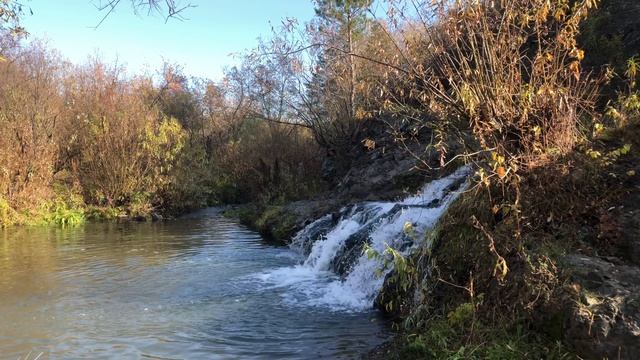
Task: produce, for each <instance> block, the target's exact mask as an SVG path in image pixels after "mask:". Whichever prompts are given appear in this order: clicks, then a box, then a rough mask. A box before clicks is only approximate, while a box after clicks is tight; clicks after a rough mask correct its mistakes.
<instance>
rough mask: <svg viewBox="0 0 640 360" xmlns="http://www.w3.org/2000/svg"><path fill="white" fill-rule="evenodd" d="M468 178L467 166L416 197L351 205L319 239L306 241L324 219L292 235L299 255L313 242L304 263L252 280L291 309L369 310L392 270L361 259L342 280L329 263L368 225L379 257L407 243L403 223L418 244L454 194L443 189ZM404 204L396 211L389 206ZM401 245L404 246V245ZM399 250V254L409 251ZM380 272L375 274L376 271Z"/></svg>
mask: <svg viewBox="0 0 640 360" xmlns="http://www.w3.org/2000/svg"><path fill="white" fill-rule="evenodd" d="M468 173H469V168H468V167H463V168H461V169H458V170H457V171H456V172H454V173H453V174H451V175H449V176H447V177H444V178H442V179H438V180H435V181H432V182H430V183H428V184H426V185H425V186H424V187H423V189H422V190H421V191H420V193H418V194H416V195H415V196H411V197H408V198H406V199H404V200H402V201H400V202H376V203H366V204H361V206H355V207H354V208H353V209H352V210H351V211H350V212H349V213H348V214H346V215H344V216H343V218H341V219H340V220H339V221H338V222H337V224H336V225H335V226H334V227H333V228H331V230H330V231H329V232H327V233H326V235H325V236H324V237H323V238H321V239H308V237H309V234H312V233H313V231H312V230H313V227H314V226H318V225H319V224H320V222H321V221H323V220H325V221H326V220H327V219H328V218H327V217H324V218H321V219H319V220H317V221H315V222H314V223H312V224H310V225H308V226H307V227H306V228H305V229H303V230H302V231H301V232H300V233H299V234H298V235H297V236H296V241H294V244H295V245H293V246H292V248H293V249H296V250H301V249H302V247H303V245H304V244H303V242H304V241H313V240H315V242H314V243H313V247H312V249H311V252H310V253H309V256H308V257H307V258H306V260H305V261H304V262H303V263H302V264H300V265H296V266H293V267H284V268H278V269H274V270H271V271H267V272H265V273H261V274H257V275H256V278H257V279H258V280H259V281H260V282H261V283H262V284H263V286H265V287H266V288H285V289H286V291H284V292H283V300H284V301H285V302H287V303H289V304H291V305H298V306H318V307H326V308H329V309H331V310H335V311H361V310H366V309H369V308H371V307H372V304H373V299H374V298H375V296H376V294H377V293H378V291H379V290H380V288H381V287H382V284H383V282H384V275H386V273H388V272H389V271H390V270H391V269H382V268H383V264H382V263H381V261H380V260H379V259H375V258H374V259H369V258H368V257H367V256H366V255H365V254H362V255H361V256H360V257H359V258H358V259H357V261H356V262H355V263H354V265H353V267H352V268H351V271H349V273H348V274H347V275H346V277H345V278H343V279H341V278H340V277H338V276H336V275H335V274H333V273H332V272H331V271H330V268H331V263H332V261H333V260H334V259H335V258H336V256H337V255H338V254H339V252H340V250H341V249H342V247H343V246H344V244H345V241H346V240H347V239H348V238H349V237H350V236H351V235H353V234H355V233H356V232H358V231H360V230H362V229H364V228H365V227H367V226H370V227H371V230H370V233H369V239H370V241H369V246H370V247H371V248H373V249H374V250H375V251H377V252H378V253H383V252H384V251H385V249H386V248H387V246H390V247H392V248H394V249H401V248H402V245H403V243H405V242H406V241H407V236H406V234H405V230H404V228H405V224H406V223H411V224H412V226H413V232H414V234H415V235H414V238H415V240H416V241H418V242H419V241H420V239H422V238H423V237H424V233H425V232H426V231H427V230H428V229H429V228H431V227H432V226H433V225H434V224H435V223H436V221H437V220H438V218H439V217H440V216H442V214H443V213H444V211H445V210H446V208H447V207H448V205H449V204H450V203H451V202H452V201H453V200H454V199H455V198H456V197H457V195H458V193H457V192H451V193H447V188H448V187H449V186H451V185H452V184H454V183H455V182H457V181H460V180H461V179H464V178H465V177H466V176H467V175H468ZM396 205H403V207H402V209H401V210H400V211H397V212H390V211H391V210H392V209H393V207H394V206H396ZM405 245H406V244H405ZM416 245H417V243H416V242H414V243H413V244H411V246H404V250H403V251H402V252H403V254H404V255H406V254H408V253H409V251H410V250H411V248H412V247H413V246H416ZM381 269H382V270H383V271H382V272H380V270H381Z"/></svg>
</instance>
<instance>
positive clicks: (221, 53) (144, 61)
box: [22, 0, 314, 80]
mask: <svg viewBox="0 0 640 360" xmlns="http://www.w3.org/2000/svg"><path fill="white" fill-rule="evenodd" d="M187 3H190V4H192V5H194V6H195V7H193V8H188V9H186V10H184V12H183V13H182V16H183V18H184V19H183V20H178V19H169V20H168V21H166V22H165V18H164V17H163V16H162V15H158V14H152V15H150V16H147V14H146V13H142V14H138V15H136V14H135V13H134V11H133V9H132V7H131V5H130V1H129V0H122V4H121V5H120V6H119V7H118V8H117V9H116V10H115V11H114V12H113V13H111V14H110V15H109V16H108V17H107V18H106V19H105V20H104V21H103V22H102V23H100V20H101V19H102V18H103V17H104V15H105V14H106V12H100V11H98V9H97V7H96V6H97V4H99V0H26V1H23V4H25V5H26V7H27V9H26V12H25V15H24V17H23V21H22V24H23V26H24V27H25V28H26V30H27V31H28V32H29V33H30V37H31V38H32V39H34V38H38V39H44V40H45V41H46V42H47V43H48V44H49V45H50V47H53V48H55V49H57V50H58V51H59V52H60V53H61V54H62V56H63V57H65V58H67V59H69V60H70V61H72V62H74V63H82V62H85V61H86V60H87V58H88V57H89V56H90V55H96V54H97V55H99V56H100V57H101V58H102V59H104V60H105V61H108V62H114V61H116V60H117V62H118V63H119V64H124V65H126V67H127V69H128V71H129V72H130V73H138V72H149V73H153V72H155V71H157V70H158V69H160V68H161V66H162V64H163V62H164V61H167V62H171V63H175V64H178V65H180V66H182V67H183V70H184V72H185V74H187V75H190V76H197V77H205V78H210V79H213V80H219V79H220V78H221V77H222V71H223V69H224V67H225V66H232V65H234V64H237V63H238V60H237V59H236V58H234V57H232V56H229V55H230V54H232V53H239V52H243V51H244V50H246V49H251V48H253V47H255V46H256V45H257V39H258V37H260V36H263V37H268V36H269V34H270V33H271V27H272V25H273V26H278V25H279V24H280V22H281V20H282V19H283V18H287V17H289V18H291V17H293V18H297V19H298V20H299V21H300V22H301V23H302V22H306V21H308V20H310V19H311V18H312V17H313V15H314V10H313V3H312V2H311V1H310V0H182V4H187ZM29 10H31V11H32V12H33V15H31V13H30V11H29ZM99 23H100V26H98V27H97V28H96V25H98V24H99Z"/></svg>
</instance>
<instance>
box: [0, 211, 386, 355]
mask: <svg viewBox="0 0 640 360" xmlns="http://www.w3.org/2000/svg"><path fill="white" fill-rule="evenodd" d="M297 261H298V259H297V258H296V256H295V254H294V253H292V252H291V251H290V250H289V249H287V248H281V247H273V246H269V245H267V244H265V243H264V242H263V241H262V239H261V238H260V237H259V236H258V235H257V234H255V233H253V232H250V231H248V230H246V229H244V228H243V227H241V226H240V225H238V224H237V223H236V222H234V221H232V220H228V219H225V218H222V217H221V216H219V215H218V214H217V212H216V211H215V210H208V211H205V212H202V213H200V214H198V216H190V217H189V218H185V219H181V220H178V221H174V222H167V223H153V224H152V223H142V224H136V223H131V224H97V223H96V224H87V225H85V226H83V227H78V228H71V229H56V228H14V229H8V230H5V231H1V232H0V358H2V359H4V358H8V359H18V358H21V357H25V356H26V355H27V354H29V353H30V354H31V357H32V358H33V357H34V356H33V355H34V354H40V353H43V354H42V356H41V357H40V359H48V358H50V359H68V358H118V359H121V358H141V357H142V358H162V359H165V358H169V359H174V358H175V359H183V358H195V359H201V358H229V357H232V358H252V357H253V358H309V357H311V358H318V357H326V358H335V357H345V358H349V357H357V356H359V354H361V353H362V352H363V351H366V350H367V349H369V348H370V347H372V346H374V345H376V344H377V343H379V342H380V341H382V340H383V339H385V338H386V337H387V335H388V332H387V327H386V324H385V323H384V322H383V321H382V320H381V319H380V318H379V317H378V316H377V314H376V313H375V312H373V311H371V312H335V311H331V310H330V309H322V308H316V307H313V308H311V307H310V308H304V307H299V306H298V307H291V306H290V305H288V303H287V302H285V301H283V298H286V295H287V294H285V293H284V292H286V291H287V289H286V288H278V287H276V288H269V287H267V288H265V287H261V286H259V285H258V284H257V283H256V282H255V281H253V280H252V279H254V278H255V274H259V273H262V272H264V271H268V270H270V269H275V268H281V267H288V266H291V265H293V264H295V263H296V262H297Z"/></svg>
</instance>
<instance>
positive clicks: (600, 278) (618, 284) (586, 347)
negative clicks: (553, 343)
mask: <svg viewBox="0 0 640 360" xmlns="http://www.w3.org/2000/svg"><path fill="white" fill-rule="evenodd" d="M566 266H567V269H568V270H569V271H570V272H571V279H572V280H573V281H574V282H576V283H577V284H580V285H582V287H583V289H584V290H583V291H582V294H581V303H579V304H575V305H574V306H573V308H572V309H570V314H569V318H568V320H567V324H566V328H565V338H566V340H567V342H568V343H570V344H571V345H573V346H574V347H575V349H576V350H577V351H578V353H579V354H580V355H581V356H583V357H585V358H589V359H596V358H597V359H603V358H609V359H637V358H638V357H637V356H638V354H640V268H638V267H635V266H628V265H616V264H613V263H611V262H608V261H606V260H604V259H602V258H598V257H590V256H584V255H576V254H574V255H569V256H567V257H566Z"/></svg>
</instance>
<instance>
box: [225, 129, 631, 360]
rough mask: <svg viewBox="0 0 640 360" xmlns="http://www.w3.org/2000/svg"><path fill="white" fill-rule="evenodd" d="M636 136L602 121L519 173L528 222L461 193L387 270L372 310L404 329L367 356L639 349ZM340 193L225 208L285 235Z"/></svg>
mask: <svg viewBox="0 0 640 360" xmlns="http://www.w3.org/2000/svg"><path fill="white" fill-rule="evenodd" d="M639 134H640V126H639V125H638V124H637V123H633V124H630V125H629V126H627V127H624V128H620V129H615V128H614V129H609V130H607V131H605V132H604V133H602V134H601V135H599V136H598V138H597V139H596V141H594V142H593V143H592V144H590V145H589V146H588V147H577V148H576V150H575V151H574V152H572V153H571V154H569V155H568V156H566V157H563V158H560V159H556V160H554V161H550V162H548V163H546V164H544V165H541V166H539V167H537V168H535V169H532V170H531V171H529V172H527V173H523V175H522V183H521V187H520V190H521V191H522V192H523V193H524V194H527V196H524V197H523V203H522V204H521V206H522V207H521V211H523V212H524V213H526V214H527V216H526V217H525V219H526V223H524V224H518V223H517V221H516V218H515V217H513V215H512V214H510V213H509V211H508V209H498V210H497V211H492V209H491V207H489V206H488V205H487V204H489V203H490V202H489V199H490V197H491V191H487V190H483V189H475V190H472V191H468V192H466V193H464V194H462V196H461V197H460V198H459V199H458V200H457V201H456V202H455V203H453V204H452V206H451V207H450V208H449V210H448V211H447V212H446V214H445V215H444V216H443V217H442V218H440V220H439V222H438V224H437V225H436V226H435V228H434V230H433V231H431V232H429V233H428V235H427V236H428V239H424V240H422V241H421V245H420V246H418V247H417V248H416V249H415V250H414V251H413V252H412V254H411V255H409V256H407V257H406V259H405V261H406V263H407V264H408V265H407V267H406V268H405V269H404V271H403V272H398V271H394V272H393V273H392V275H389V276H388V277H387V278H386V281H385V285H384V286H383V289H382V290H381V292H380V295H379V296H378V298H377V299H376V306H377V307H378V308H379V309H380V310H381V311H382V312H383V313H386V314H387V316H389V317H390V318H392V319H393V320H394V321H395V322H396V323H397V326H398V328H399V329H401V331H400V332H399V333H398V335H397V336H396V337H395V339H393V340H392V341H390V342H389V343H387V344H385V345H383V346H381V347H379V348H376V349H375V350H373V351H372V352H371V353H370V354H369V357H370V358H374V359H382V358H393V359H405V358H438V359H440V358H456V357H459V356H463V357H465V358H478V359H484V358H496V359H499V358H576V357H577V356H581V357H583V358H605V357H609V358H618V357H619V358H622V359H625V358H628V359H630V358H633V354H636V353H637V352H638V351H640V349H638V348H637V346H638V344H640V342H639V341H638V340H640V332H639V331H638V329H640V312H639V311H638V308H637V307H636V306H635V305H634V304H635V303H636V302H637V301H638V298H637V294H639V293H640V292H639V291H638V289H640V267H639V266H640V257H639V255H640V243H639V242H638V239H640V232H639V230H638V229H640V217H639V216H640V198H639V197H638V196H640V195H639V194H640V181H639V180H638V175H637V174H639V173H640V152H639V151H638V149H640V143H639V142H638V138H640V136H638V135H639ZM594 152H597V153H598V154H601V156H594ZM369 166H371V167H372V168H373V169H375V168H376V166H377V165H376V163H375V161H370V162H369ZM374 171H375V170H374ZM428 180H429V178H427V177H425V181H428ZM473 181H474V182H475V181H477V179H475V180H473ZM492 191H495V189H494V190H492ZM341 193H348V192H347V191H344V189H339V188H337V189H336V190H335V191H334V195H333V196H326V197H325V199H324V200H313V201H306V202H305V201H298V202H295V203H290V204H283V205H277V206H262V207H261V206H257V205H250V206H245V207H242V208H236V209H234V210H233V211H231V212H229V213H228V215H230V216H239V217H240V218H241V219H242V221H243V222H244V223H245V224H247V225H249V226H251V227H253V228H255V229H258V230H260V231H261V233H264V234H270V236H271V237H272V238H274V239H275V240H277V241H279V242H284V243H286V242H287V240H288V239H290V237H291V236H292V235H293V234H295V232H296V231H297V230H299V229H300V228H302V227H303V226H305V225H307V224H308V223H310V222H311V221H313V220H314V219H316V218H318V217H320V216H321V215H324V214H331V213H333V214H335V216H339V214H338V213H337V211H338V210H339V208H340V207H341V206H343V205H344V204H348V203H350V202H351V201H353V199H354V198H353V197H349V196H346V197H341V196H340V195H339V194H341ZM385 196H390V195H389V193H382V194H381V197H385ZM367 198H368V199H375V195H373V194H372V193H369V194H368V197H367ZM301 209H304V211H300V210H301Z"/></svg>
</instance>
